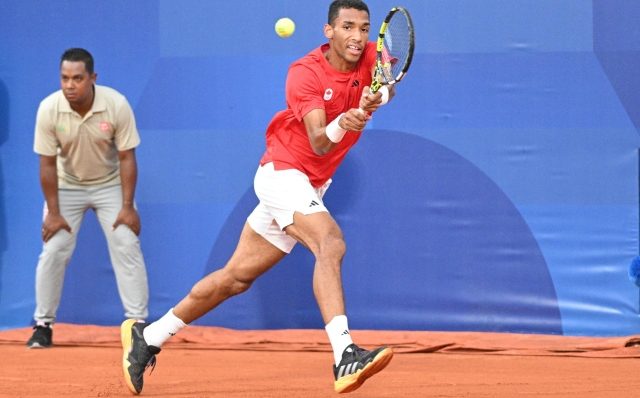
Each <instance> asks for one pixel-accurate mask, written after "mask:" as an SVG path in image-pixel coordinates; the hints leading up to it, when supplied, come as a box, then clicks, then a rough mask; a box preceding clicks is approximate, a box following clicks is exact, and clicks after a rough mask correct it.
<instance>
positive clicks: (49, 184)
mask: <svg viewBox="0 0 640 398" xmlns="http://www.w3.org/2000/svg"><path fill="white" fill-rule="evenodd" d="M56 160H57V157H56V156H43V155H40V185H41V186H42V193H43V194H44V198H45V200H46V201H47V209H48V212H47V215H46V217H45V218H44V221H43V222H42V241H43V242H47V241H48V240H49V239H51V237H53V235H55V234H56V233H57V232H58V231H60V230H61V229H66V230H67V231H68V232H69V233H71V227H70V226H69V224H67V221H66V220H65V219H64V217H62V215H61V214H60V205H59V204H58V173H57V171H56Z"/></svg>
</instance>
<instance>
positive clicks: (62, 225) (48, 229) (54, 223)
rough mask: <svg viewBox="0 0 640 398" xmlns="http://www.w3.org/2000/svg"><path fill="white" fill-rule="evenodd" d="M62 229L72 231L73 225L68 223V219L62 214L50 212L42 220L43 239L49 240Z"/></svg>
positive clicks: (44, 240)
mask: <svg viewBox="0 0 640 398" xmlns="http://www.w3.org/2000/svg"><path fill="white" fill-rule="evenodd" d="M61 229H65V230H67V232H69V233H72V231H71V227H70V226H69V224H67V220H65V219H64V217H62V216H61V215H60V214H52V213H49V214H47V216H46V217H45V218H44V221H43V222H42V241H43V242H48V241H49V239H51V238H52V237H53V235H55V234H56V233H57V232H58V231H60V230H61Z"/></svg>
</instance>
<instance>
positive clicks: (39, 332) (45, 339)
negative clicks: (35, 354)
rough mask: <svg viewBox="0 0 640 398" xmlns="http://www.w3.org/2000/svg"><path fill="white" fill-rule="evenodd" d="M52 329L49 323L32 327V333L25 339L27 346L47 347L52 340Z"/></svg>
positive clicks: (51, 343)
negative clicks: (27, 339)
mask: <svg viewBox="0 0 640 398" xmlns="http://www.w3.org/2000/svg"><path fill="white" fill-rule="evenodd" d="M52 336H53V329H52V328H51V324H50V323H45V324H44V325H36V326H34V327H33V335H31V338H30V339H29V341H27V348H49V347H51V346H52V345H53V342H52Z"/></svg>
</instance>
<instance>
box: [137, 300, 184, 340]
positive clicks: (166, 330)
mask: <svg viewBox="0 0 640 398" xmlns="http://www.w3.org/2000/svg"><path fill="white" fill-rule="evenodd" d="M185 326H187V324H186V323H184V322H182V321H181V320H180V319H179V318H178V317H177V316H175V315H173V308H172V309H170V310H169V312H167V313H166V314H165V315H164V316H163V317H162V318H160V319H158V320H157V321H155V322H153V323H152V324H151V325H149V326H147V327H146V328H144V331H143V332H142V334H143V336H144V341H146V342H147V345H153V346H156V347H158V348H160V346H161V345H162V343H164V342H165V341H167V339H168V338H169V337H171V336H173V335H175V334H176V333H178V331H179V330H180V329H182V328H183V327H185Z"/></svg>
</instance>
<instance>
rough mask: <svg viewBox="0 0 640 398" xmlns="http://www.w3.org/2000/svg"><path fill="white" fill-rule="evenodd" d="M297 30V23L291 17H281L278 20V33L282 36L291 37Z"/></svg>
mask: <svg viewBox="0 0 640 398" xmlns="http://www.w3.org/2000/svg"><path fill="white" fill-rule="evenodd" d="M294 30H296V24H294V23H293V21H292V20H290V19H289V18H280V19H278V22H276V33H277V34H278V36H280V37H289V36H291V35H292V34H293V31H294Z"/></svg>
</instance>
